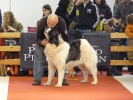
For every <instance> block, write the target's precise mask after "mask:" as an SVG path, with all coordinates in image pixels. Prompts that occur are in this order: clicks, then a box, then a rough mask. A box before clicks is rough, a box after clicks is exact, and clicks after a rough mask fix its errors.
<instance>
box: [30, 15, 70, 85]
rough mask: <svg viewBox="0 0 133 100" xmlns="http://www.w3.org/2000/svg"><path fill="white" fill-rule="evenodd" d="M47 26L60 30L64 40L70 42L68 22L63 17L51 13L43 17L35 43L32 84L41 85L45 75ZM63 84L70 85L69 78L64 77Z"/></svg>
mask: <svg viewBox="0 0 133 100" xmlns="http://www.w3.org/2000/svg"><path fill="white" fill-rule="evenodd" d="M46 27H50V28H52V29H55V30H58V31H59V33H60V34H61V36H62V38H63V40H64V41H66V42H68V41H69V37H68V34H67V33H66V24H65V21H64V19H63V18H62V17H59V16H57V15H55V14H50V15H49V16H45V17H43V18H42V19H41V20H40V21H39V23H38V25H37V34H36V43H35V54H34V66H33V75H34V81H33V83H32V85H40V84H41V80H42V77H43V69H44V60H45V59H44V57H45V55H44V48H45V45H46V44H47V40H46V39H45V35H44V31H45V28H46ZM62 85H69V83H68V82H67V80H66V79H65V76H64V79H63V83H62Z"/></svg>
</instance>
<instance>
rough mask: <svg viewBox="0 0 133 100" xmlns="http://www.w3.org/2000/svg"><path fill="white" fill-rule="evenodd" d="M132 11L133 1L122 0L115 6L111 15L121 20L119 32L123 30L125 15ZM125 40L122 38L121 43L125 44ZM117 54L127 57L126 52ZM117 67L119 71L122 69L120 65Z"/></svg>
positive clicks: (122, 57)
mask: <svg viewBox="0 0 133 100" xmlns="http://www.w3.org/2000/svg"><path fill="white" fill-rule="evenodd" d="M132 13H133V1H131V0H124V1H122V2H120V3H119V4H118V5H117V7H116V8H115V11H114V14H113V16H114V18H116V19H120V20H121V32H125V27H126V17H127V16H128V15H129V14H132ZM126 41H127V39H122V43H123V45H125V44H126ZM119 55H120V57H119V59H128V58H127V53H126V52H122V53H119ZM119 68H120V69H119V71H122V68H121V67H119ZM129 71H133V69H130V68H129Z"/></svg>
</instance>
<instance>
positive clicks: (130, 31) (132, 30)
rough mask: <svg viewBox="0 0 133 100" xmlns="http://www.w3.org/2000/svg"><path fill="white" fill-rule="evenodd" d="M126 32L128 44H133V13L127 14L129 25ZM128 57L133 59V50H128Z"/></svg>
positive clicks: (132, 72)
mask: <svg viewBox="0 0 133 100" xmlns="http://www.w3.org/2000/svg"><path fill="white" fill-rule="evenodd" d="M125 33H126V34H127V36H128V37H129V38H128V46H133V14H130V15H128V16H127V26H126V29H125ZM128 59H129V60H133V52H128ZM131 70H132V71H131V74H132V75H133V68H131Z"/></svg>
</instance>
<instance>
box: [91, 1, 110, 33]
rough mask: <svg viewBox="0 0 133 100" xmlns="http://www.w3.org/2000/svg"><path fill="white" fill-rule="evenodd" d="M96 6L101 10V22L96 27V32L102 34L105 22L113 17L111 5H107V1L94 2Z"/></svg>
mask: <svg viewBox="0 0 133 100" xmlns="http://www.w3.org/2000/svg"><path fill="white" fill-rule="evenodd" d="M93 2H94V4H96V5H97V7H98V9H99V16H100V22H99V24H98V25H97V27H96V30H95V32H96V33H97V32H102V30H103V22H104V20H107V19H110V18H111V17H112V11H111V8H110V7H109V5H107V3H106V0H93Z"/></svg>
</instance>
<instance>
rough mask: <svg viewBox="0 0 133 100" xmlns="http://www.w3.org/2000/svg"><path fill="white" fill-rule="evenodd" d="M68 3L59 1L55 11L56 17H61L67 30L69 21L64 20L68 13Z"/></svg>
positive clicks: (62, 0)
mask: <svg viewBox="0 0 133 100" xmlns="http://www.w3.org/2000/svg"><path fill="white" fill-rule="evenodd" d="M69 3H70V0H60V1H59V4H58V7H57V9H56V11H55V14H56V15H58V16H61V17H62V18H63V19H64V20H65V22H66V25H67V29H68V26H69V20H68V19H67V18H66V15H67V14H68V13H69V12H68V10H67V8H68V6H69Z"/></svg>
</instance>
